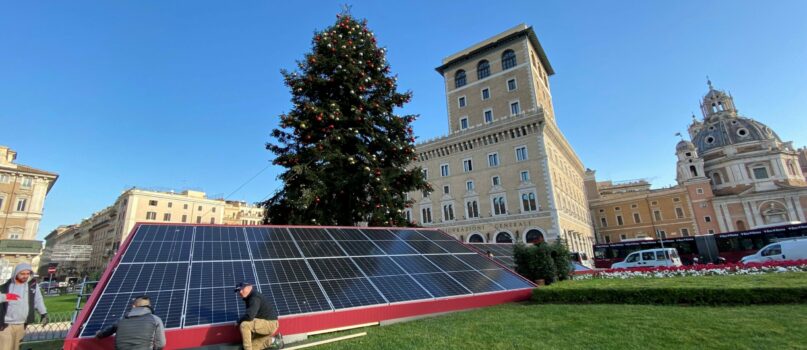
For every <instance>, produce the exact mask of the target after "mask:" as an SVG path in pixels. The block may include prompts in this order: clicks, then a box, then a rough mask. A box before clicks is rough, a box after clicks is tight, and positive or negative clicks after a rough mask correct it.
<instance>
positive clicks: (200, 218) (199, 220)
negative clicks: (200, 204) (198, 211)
mask: <svg viewBox="0 0 807 350" xmlns="http://www.w3.org/2000/svg"><path fill="white" fill-rule="evenodd" d="M196 223H197V224H201V223H202V217H201V216H197V217H196Z"/></svg>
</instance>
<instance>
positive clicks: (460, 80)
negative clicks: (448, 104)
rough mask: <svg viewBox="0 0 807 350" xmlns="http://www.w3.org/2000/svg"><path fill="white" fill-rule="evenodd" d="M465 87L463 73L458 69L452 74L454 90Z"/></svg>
mask: <svg viewBox="0 0 807 350" xmlns="http://www.w3.org/2000/svg"><path fill="white" fill-rule="evenodd" d="M462 86H465V71H464V70H462V69H460V70H458V71H457V73H455V74H454V88H458V87H462Z"/></svg>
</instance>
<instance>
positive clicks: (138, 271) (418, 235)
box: [80, 224, 533, 336]
mask: <svg viewBox="0 0 807 350" xmlns="http://www.w3.org/2000/svg"><path fill="white" fill-rule="evenodd" d="M498 248H500V247H496V249H498ZM511 249H512V248H511ZM483 251H484V250H483ZM121 254H122V256H121V258H120V263H119V264H118V265H117V266H115V267H114V270H113V271H112V273H111V276H110V277H109V280H108V282H107V283H106V285H105V286H104V288H103V292H102V294H101V295H100V298H99V299H98V302H97V303H96V304H95V306H94V307H93V309H92V311H91V313H90V314H89V316H88V317H87V320H86V321H85V322H84V324H83V328H81V329H80V335H81V336H92V335H93V334H94V333H95V332H96V331H97V330H99V329H101V328H103V327H105V326H107V325H110V324H112V323H114V322H115V321H117V320H118V319H119V318H120V317H122V316H123V314H124V313H125V312H126V311H127V310H128V309H129V308H130V304H131V301H132V300H133V298H134V297H137V296H139V295H142V294H148V295H149V296H151V297H152V299H153V300H152V304H153V305H154V309H155V314H157V315H158V316H160V317H161V318H162V319H163V321H164V322H165V326H166V328H167V329H175V328H185V327H192V326H199V325H210V324H221V323H232V322H234V321H235V320H237V319H238V317H239V316H240V315H241V314H242V313H243V312H244V304H243V301H242V300H241V299H240V298H239V297H238V296H237V295H235V293H233V286H234V285H235V284H236V283H237V282H241V281H247V282H250V283H253V284H255V285H256V286H257V288H258V289H259V290H260V291H261V292H262V293H263V294H264V295H265V296H266V297H267V299H268V300H269V301H270V302H271V303H272V305H273V306H274V307H275V308H276V310H277V311H278V314H279V315H281V316H290V315H300V314H308V313H317V312H324V311H335V310H342V309H349V308H355V307H363V306H374V305H387V304H390V303H398V302H408V301H419V300H435V299H437V298H443V297H452V296H462V295H469V296H470V295H475V294H479V293H491V292H500V291H512V290H521V289H527V288H532V287H533V285H532V284H530V283H529V282H527V281H526V280H524V279H522V278H520V277H519V276H517V275H515V274H514V273H513V272H512V271H509V270H507V269H504V268H502V267H501V265H499V264H496V263H494V262H493V261H491V260H490V259H488V258H487V257H485V256H483V255H481V254H479V252H477V251H476V250H474V249H471V248H469V247H468V246H466V245H464V244H462V243H460V242H458V241H457V240H455V239H454V238H452V237H450V236H448V235H446V234H444V233H441V232H439V231H436V230H424V229H408V228H392V229H367V228H362V229H358V228H302V227H290V228H284V227H241V226H194V225H183V226H174V225H146V224H144V225H140V226H138V228H137V230H136V231H135V232H134V233H133V236H132V237H131V238H130V242H129V243H128V245H127V246H126V247H125V248H124V251H123V252H121ZM496 255H497V254H494V257H496ZM510 256H511V257H512V250H511V251H510ZM502 258H504V256H502ZM510 259H512V258H510Z"/></svg>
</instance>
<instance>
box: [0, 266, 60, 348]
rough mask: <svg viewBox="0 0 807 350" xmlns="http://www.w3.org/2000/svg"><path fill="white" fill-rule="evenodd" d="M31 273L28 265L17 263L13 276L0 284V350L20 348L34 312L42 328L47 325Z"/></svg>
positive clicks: (46, 317) (46, 312)
mask: <svg viewBox="0 0 807 350" xmlns="http://www.w3.org/2000/svg"><path fill="white" fill-rule="evenodd" d="M32 274H33V269H32V268H31V264H27V263H20V264H17V266H16V267H15V268H14V275H12V276H11V278H10V279H9V280H8V281H6V282H5V283H3V284H2V285H0V350H17V349H19V348H20V342H21V341H22V338H23V337H25V327H26V326H28V325H29V324H31V323H33V322H34V310H36V311H38V312H39V315H40V322H41V323H42V325H46V324H48V310H47V309H46V308H45V300H44V299H42V291H40V290H39V286H38V285H37V283H36V279H33V278H31V275H32Z"/></svg>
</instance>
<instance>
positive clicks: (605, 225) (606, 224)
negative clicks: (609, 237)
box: [600, 218, 608, 227]
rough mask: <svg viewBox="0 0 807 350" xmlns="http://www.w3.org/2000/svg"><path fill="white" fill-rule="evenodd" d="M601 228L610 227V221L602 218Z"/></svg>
mask: <svg viewBox="0 0 807 350" xmlns="http://www.w3.org/2000/svg"><path fill="white" fill-rule="evenodd" d="M600 227H608V220H606V219H605V218H600Z"/></svg>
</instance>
